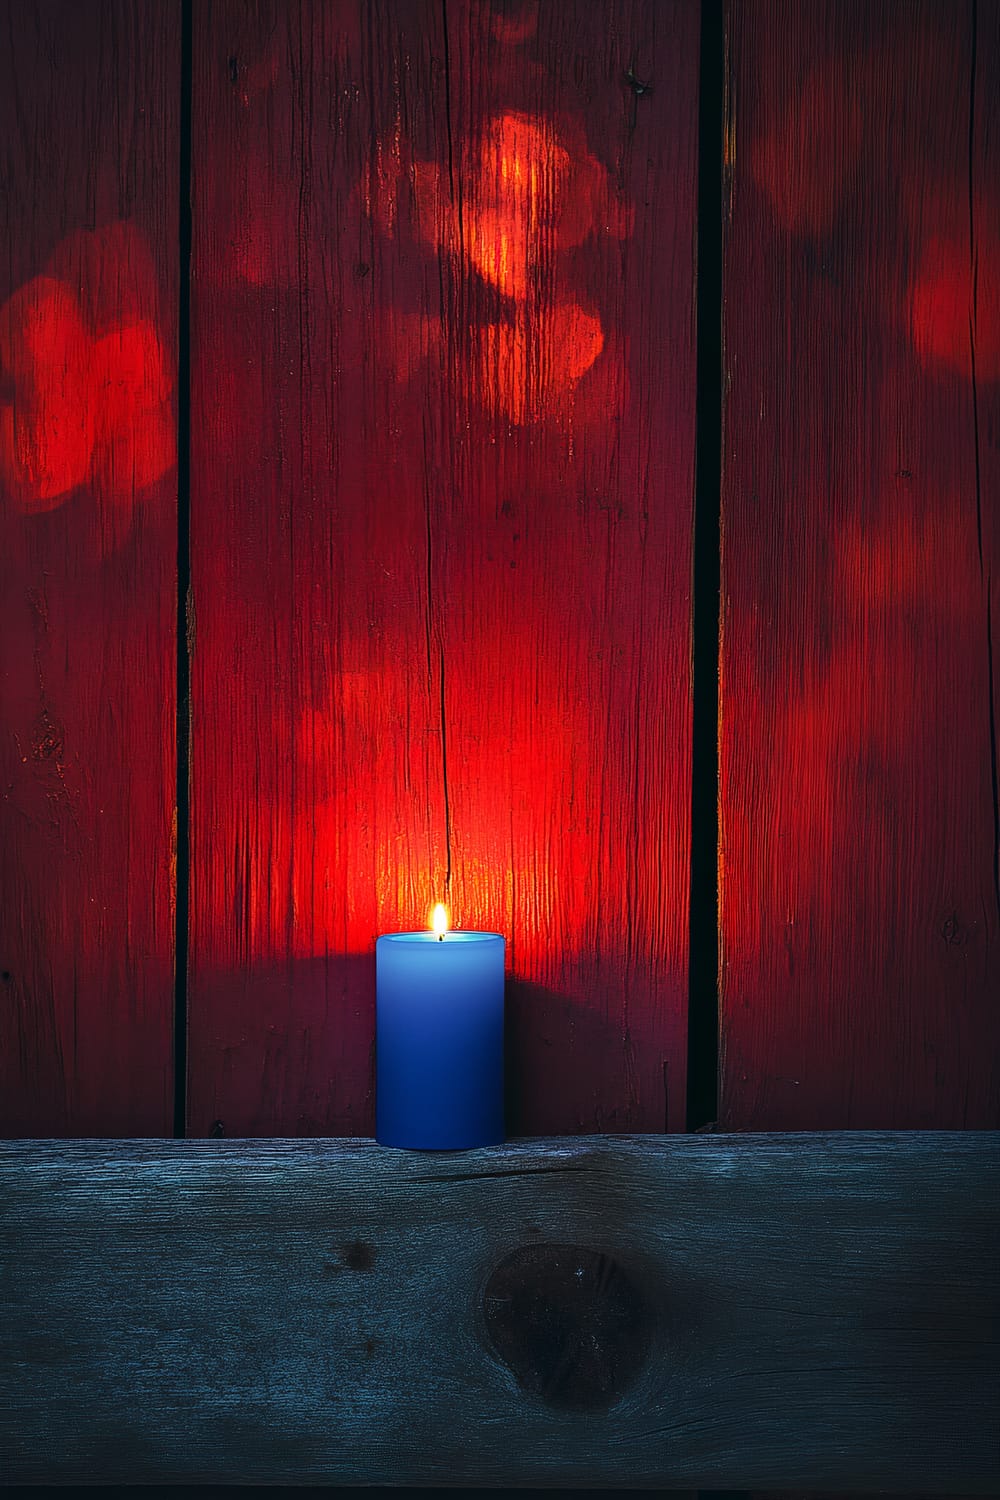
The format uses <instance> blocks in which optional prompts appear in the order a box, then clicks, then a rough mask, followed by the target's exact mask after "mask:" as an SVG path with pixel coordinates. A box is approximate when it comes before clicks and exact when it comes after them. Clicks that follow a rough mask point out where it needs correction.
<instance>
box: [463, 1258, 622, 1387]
mask: <svg viewBox="0 0 1000 1500" xmlns="http://www.w3.org/2000/svg"><path fill="white" fill-rule="evenodd" d="M483 1316H484V1319H485V1325H486V1332H487V1335H488V1337H489V1339H490V1342H491V1343H492V1345H493V1347H494V1349H495V1351H496V1353H497V1354H498V1355H499V1357H500V1358H501V1359H502V1360H503V1362H504V1364H505V1365H507V1366H508V1368H509V1369H510V1370H511V1371H512V1372H513V1374H514V1377H515V1379H516V1380H517V1382H518V1384H519V1385H520V1386H521V1388H522V1390H525V1391H530V1392H531V1393H532V1394H533V1395H537V1396H540V1397H541V1398H542V1400H543V1401H545V1402H547V1403H548V1405H550V1406H554V1407H558V1408H561V1409H563V1410H566V1411H599V1410H604V1409H606V1408H607V1407H610V1406H613V1405H614V1404H615V1402H616V1401H617V1400H618V1399H619V1398H620V1396H621V1395H622V1394H623V1392H624V1391H625V1390H626V1389H627V1387H628V1386H629V1385H631V1384H632V1382H633V1380H634V1379H635V1378H636V1376H637V1375H638V1373H639V1371H640V1370H641V1369H642V1366H643V1365H644V1363H645V1361H646V1357H647V1355H648V1353H649V1344H650V1327H651V1317H650V1309H649V1306H648V1303H647V1301H646V1299H645V1297H644V1296H643V1295H642V1293H641V1291H640V1290H639V1288H638V1287H637V1286H636V1284H635V1283H634V1281H632V1279H631V1278H630V1277H629V1276H628V1275H627V1274H626V1272H625V1271H624V1270H623V1269H622V1267H621V1266H620V1265H619V1264H618V1262H617V1261H615V1260H614V1259H612V1257H611V1256H610V1255H603V1254H602V1253H601V1252H600V1251H598V1250H589V1249H586V1248H584V1247H583V1246H580V1245H557V1244H541V1245H523V1246H521V1247H520V1248H519V1249H517V1250H514V1251H512V1252H511V1254H509V1255H507V1256H506V1257H505V1258H504V1259H503V1260H502V1261H501V1262H500V1264H499V1265H498V1266H497V1267H496V1268H495V1269H494V1271H493V1273H492V1275H491V1276H490V1278H489V1281H488V1282H487V1284H486V1290H485V1292H484V1293H483Z"/></svg>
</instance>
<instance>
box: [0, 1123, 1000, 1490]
mask: <svg viewBox="0 0 1000 1500" xmlns="http://www.w3.org/2000/svg"><path fill="white" fill-rule="evenodd" d="M998 1148H1000V1135H998V1134H986V1133H952V1132H941V1133H937V1132H935V1133H897V1134H892V1133H889V1134H881V1133H879V1134H867V1133H865V1134H862V1133H858V1134H834V1135H813V1134H810V1135H781V1136H752V1135H746V1136H611V1137H579V1138H564V1139H557V1140H518V1141H514V1142H511V1143H509V1144H507V1145H505V1146H501V1147H495V1148H489V1149H484V1150H480V1151H470V1152H461V1153H450V1152H434V1153H431V1152H427V1153H423V1152H421V1153H409V1152H401V1151H392V1150H385V1149H382V1148H379V1147H378V1146H376V1145H375V1144H374V1143H372V1142H370V1141H359V1140H253V1141H235V1140H220V1141H204V1140H199V1141H156V1140H141V1141H109V1142H103V1141H52V1140H39V1141H8V1142H3V1143H0V1204H2V1226H0V1276H2V1280H0V1286H2V1327H0V1356H2V1357H0V1475H2V1479H3V1481H4V1482H6V1483H8V1484H13V1483H37V1482H42V1481H48V1482H57V1483H81V1482H84V1483H92V1484H94V1483H103V1484H112V1483H128V1482H133V1483H135V1482H144V1483H161V1484H162V1483H240V1482H246V1483H271V1484H277V1483H285V1484H289V1483H291V1484H294V1483H302V1484H307V1483H308V1484H320V1483H327V1484H344V1485H347V1484H355V1485H357V1484H371V1485H376V1484H381V1485H409V1484H413V1485H431V1484H437V1485H443V1486H450V1485H478V1486H499V1485H505V1486H537V1487H550V1486H551V1487H564V1486H565V1487H568V1486H576V1487H591V1486H602V1487H611V1486H619V1487H635V1488H645V1487H667V1488H678V1489H680V1488H684V1489H693V1488H705V1489H734V1488H740V1489H775V1488H782V1487H785V1488H796V1487H797V1488H800V1489H801V1488H814V1489H828V1490H834V1489H843V1490H850V1489H869V1490H879V1489H881V1490H895V1491H905V1490H907V1489H919V1490H921V1491H922V1492H924V1493H931V1492H949V1491H950V1492H958V1491H961V1492H964V1493H966V1494H974V1493H987V1492H988V1491H989V1490H990V1488H991V1487H995V1486H997V1482H998V1479H1000V1452H998V1438H997V1424H996V1419H995V1412H996V1409H997V1403H998V1398H1000V1381H998V1368H997V1359H996V1335H997V1319H996V1315H997V1305H998V1296H997V1275H996V1270H997V1266H996V1243H997V1241H996V1231H997V1218H998V1208H997V1204H998V1194H997V1186H998V1182H997V1179H998V1176H1000V1150H998Z"/></svg>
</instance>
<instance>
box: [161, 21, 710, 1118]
mask: <svg viewBox="0 0 1000 1500" xmlns="http://www.w3.org/2000/svg"><path fill="white" fill-rule="evenodd" d="M194 26H195V35H194V52H195V82H194V205H195V219H194V224H195V245H194V268H193V270H194V275H193V284H192V286H193V293H192V295H193V303H192V311H193V343H192V351H193V383H194V396H193V414H194V431H193V435H192V440H193V475H194V485H193V495H192V507H193V513H192V568H193V596H194V615H195V629H194V639H195V646H194V657H193V698H194V701H193V782H192V798H193V802H192V818H193V822H192V837H193V892H192V899H193V907H192V912H193V927H192V946H191V957H192V962H191V987H190V1111H189V1128H190V1130H191V1131H192V1132H194V1133H195V1134H205V1133H207V1132H208V1131H209V1129H210V1128H211V1126H212V1124H213V1122H214V1121H216V1120H218V1121H221V1122H222V1125H221V1128H224V1129H225V1131H226V1132H227V1133H228V1134H236V1135H242V1134H250V1135H253V1134H261V1133H263V1134H271V1133H281V1134H317V1133H322V1134H326V1133H338V1132H339V1133H346V1134H359V1133H370V1132H371V1130H372V1128H373V1122H374V1114H373V1098H372V1089H373V1066H372V1047H373V1037H374V956H373V955H374V939H375V936H376V934H377V933H379V932H385V931H393V930H399V929H408V928H414V927H423V926H424V925H425V923H426V922H427V919H428V914H429V911H430V908H431V905H432V904H433V902H434V901H435V900H438V899H444V900H446V901H447V902H448V904H449V905H450V907H451V911H452V917H453V921H454V922H455V923H456V925H460V926H464V927H469V928H483V929H490V930H498V931H501V932H503V933H504V934H505V935H506V937H507V939H508V956H509V962H510V973H509V981H510V982H509V984H508V1020H509V1035H510V1054H509V1064H510V1066H509V1070H508V1076H509V1078H510V1080H511V1088H510V1097H509V1100H508V1128H509V1129H510V1131H511V1132H512V1133H518V1134H523V1133H535V1132H540V1131H546V1132H547V1131H559V1132H562V1131H568V1132H577V1131H581V1130H585V1129H594V1128H598V1129H600V1128H610V1129H635V1128H639V1129H654V1130H659V1129H662V1128H663V1127H664V1124H665V1123H666V1124H667V1125H669V1127H670V1128H671V1129H676V1128H681V1127H682V1126H683V1120H684V1072H685V1021H684V1009H685V999H686V973H687V965H686V953H685V948H686V933H687V865H688V821H689V817H688V807H689V801H690V796H689V779H688V778H689V772H690V766H689V761H690V753H689V708H688V704H689V612H690V576H689V575H690V563H691V557H690V551H691V547H690V533H691V515H692V511H691V504H692V499H691V496H692V464H693V423H694V414H693V398H694V380H693V372H694V371H693V366H694V343H693V287H694V280H693V246H694V201H695V135H696V116H697V48H698V14H697V7H695V6H691V5H686V4H682V3H672V0H668V3H659V4H653V3H647V0H636V3H631V0H613V3H609V4H607V5H602V6H600V7H593V6H591V5H586V4H583V3H573V4H565V5H559V6H542V7H537V6H534V5H531V4H526V5H523V6H521V7H519V8H514V9H512V8H510V7H505V6H497V7H496V8H491V7H490V6H489V5H488V4H486V3H481V0H449V3H448V4H447V5H446V6H442V5H440V4H439V3H436V0H435V3H431V0H427V3H421V0H407V3H405V4H399V3H394V4H380V3H379V4H373V5H364V6H354V5H350V4H344V5H339V6H313V5H300V4H297V3H285V4H281V5H279V6H272V5H269V4H267V3H253V4H246V3H239V4H237V3H218V4H214V5H212V6H211V7H197V8H196V10H195V15H194ZM630 64H634V66H635V68H636V69H637V70H638V74H639V77H640V78H643V79H646V80H653V79H655V86H654V88H653V90H652V92H647V93H643V94H642V95H641V96H637V95H636V94H635V93H634V92H633V90H632V89H631V88H630V86H629V85H628V83H627V81H626V77H625V75H626V72H627V71H628V68H629V66H630ZM554 1059H557V1060H558V1064H557V1065H556V1063H555V1062H554V1061H553V1060H554ZM665 1079H666V1080H667V1081H668V1084H669V1088H668V1089H666V1090H665Z"/></svg>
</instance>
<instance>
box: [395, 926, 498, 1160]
mask: <svg viewBox="0 0 1000 1500" xmlns="http://www.w3.org/2000/svg"><path fill="white" fill-rule="evenodd" d="M503 972H504V940H503V938H502V937H501V935H500V934H499V933H498V932H463V931H461V930H459V931H457V932H446V933H445V935H444V937H443V938H438V937H437V936H436V935H435V934H434V933H433V932H390V933H387V934H386V935H385V936H383V937H380V938H379V939H378V941H377V942H376V944H375V973H376V1004H375V1136H376V1139H377V1140H378V1141H380V1142H381V1144H382V1145H383V1146H408V1147H409V1148H410V1149H411V1150H419V1151H454V1150H461V1149H464V1148H467V1147H470V1146H496V1145H499V1144H500V1142H501V1141H503V1139H504V1116H503Z"/></svg>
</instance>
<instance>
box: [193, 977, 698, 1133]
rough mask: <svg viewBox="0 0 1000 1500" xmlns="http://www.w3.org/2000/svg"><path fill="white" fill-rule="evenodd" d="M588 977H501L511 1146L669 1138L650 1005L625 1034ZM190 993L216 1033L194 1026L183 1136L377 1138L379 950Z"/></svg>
mask: <svg viewBox="0 0 1000 1500" xmlns="http://www.w3.org/2000/svg"><path fill="white" fill-rule="evenodd" d="M607 962H609V960H608V958H607V956H606V957H605V963H607ZM587 968H588V966H587V965H585V964H582V965H580V966H579V974H578V976H577V977H578V980H579V985H580V991H579V993H569V992H562V991H556V990H553V989H550V988H547V987H546V986H544V985H539V984H534V983H531V982H530V981H528V980H525V979H521V978H518V977H516V976H510V975H508V977H507V982H506V992H505V1012H506V1019H505V1056H504V1064H505V1110H506V1129H507V1135H508V1136H524V1135H529V1136H531V1135H553V1134H556V1135H559V1134H581V1133H587V1132H590V1131H594V1132H601V1131H630V1130H637V1131H649V1130H655V1131H659V1130H663V1129H664V1128H665V1125H666V1101H665V1097H664V1092H663V1086H662V1080H663V1063H662V1060H661V1059H662V1055H663V1052H664V1050H665V1048H664V1042H663V1038H662V1037H657V1036H655V1035H654V1034H653V1032H652V1029H651V1027H650V1026H649V1023H648V1022H645V1021H644V1020H643V1019H642V1017H643V1016H644V1015H649V1014H650V1013H651V1011H652V1007H651V1006H650V1005H649V1004H648V1003H642V1004H640V1003H638V1002H637V1003H636V1004H635V1007H634V1009H635V1015H636V1020H635V1021H632V1022H630V1023H629V1025H628V1026H627V1027H626V1028H624V1029H623V1026H622V1023H621V1020H620V1017H619V1016H617V1015H610V1016H604V1015H602V1014H600V1013H599V1012H596V1011H595V1010H594V1008H593V1002H592V1001H591V1000H586V1001H585V1000H584V999H583V998H582V996H584V995H587V996H593V995H599V994H601V993H602V989H603V991H604V992H607V989H608V983H607V979H606V978H605V981H604V985H603V986H602V984H601V976H600V975H599V974H597V973H596V972H595V973H594V974H589V973H588V972H587ZM196 993H197V996H198V1000H197V1004H198V1006H199V1007H200V1008H202V1013H203V1014H205V1015H208V1016H211V1018H212V1026H211V1031H210V1032H209V1030H208V1029H207V1028H202V1027H200V1026H199V1025H198V1024H197V1017H196V1016H194V1015H193V1016H192V1018H191V1019H192V1022H193V1025H192V1028H191V1040H190V1048H189V1057H188V1063H189V1074H188V1079H189V1082H188V1110H187V1120H188V1127H187V1134H188V1135H189V1136H194V1137H199V1136H211V1135H213V1134H215V1135H225V1136H244V1135H246V1136H263V1135H291V1136H321V1135H334V1136H371V1135H373V1134H374V1131H375V955H374V952H371V953H355V954H340V955H327V956H321V957H316V958H310V959H295V960H287V961H283V960H281V959H278V958H275V959H269V960H257V961H254V962H251V963H249V964H248V965H246V966H245V967H241V968H233V969H230V970H216V971H215V972H214V973H211V974H210V973H206V972H204V971H201V972H198V973H197V989H196ZM609 1008H610V1009H611V1010H612V1011H616V1010H619V1009H620V1006H619V1005H618V1004H617V1003H610V1002H609ZM652 1080H655V1081H656V1083H657V1084H658V1085H659V1087H658V1088H657V1090H656V1092H655V1095H654V1091H653V1083H652ZM675 1103H676V1105H677V1107H679V1108H681V1109H683V1100H682V1099H678V1100H677V1101H673V1102H672V1104H671V1117H672V1116H673V1113H674V1104H675ZM673 1128H678V1127H677V1125H676V1122H675V1121H674V1122H673Z"/></svg>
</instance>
